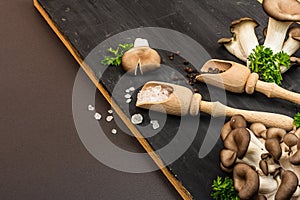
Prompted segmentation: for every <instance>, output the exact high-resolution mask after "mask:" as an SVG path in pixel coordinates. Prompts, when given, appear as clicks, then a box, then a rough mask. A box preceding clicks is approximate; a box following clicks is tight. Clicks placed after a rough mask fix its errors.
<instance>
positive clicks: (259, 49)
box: [248, 45, 290, 85]
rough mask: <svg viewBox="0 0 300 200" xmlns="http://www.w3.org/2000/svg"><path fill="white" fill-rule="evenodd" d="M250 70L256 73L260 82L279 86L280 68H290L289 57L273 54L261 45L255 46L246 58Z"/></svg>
mask: <svg viewBox="0 0 300 200" xmlns="http://www.w3.org/2000/svg"><path fill="white" fill-rule="evenodd" d="M248 60H249V61H250V69H251V71H252V72H256V73H258V75H259V78H260V79H261V80H264V81H266V82H275V83H277V84H278V85H280V84H281V81H282V76H281V71H280V66H285V67H287V68H289V67H290V56H289V55H288V54H287V53H285V52H283V51H281V52H278V53H276V54H273V51H272V50H271V49H270V48H267V47H265V46H263V45H258V46H256V48H255V49H253V52H252V53H251V54H250V55H249V56H248Z"/></svg>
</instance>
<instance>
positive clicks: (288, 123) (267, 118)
mask: <svg viewBox="0 0 300 200" xmlns="http://www.w3.org/2000/svg"><path fill="white" fill-rule="evenodd" d="M199 107H200V108H199V109H200V111H202V112H205V113H208V114H210V115H211V116H213V117H221V116H228V117H231V116H233V115H236V114H241V115H243V116H244V117H245V119H246V120H247V121H248V122H250V123H255V122H261V123H263V124H265V126H267V127H278V128H283V129H285V130H287V131H289V130H292V129H293V128H294V124H293V122H294V120H293V119H292V118H291V117H288V116H286V115H282V114H275V113H268V112H260V111H250V110H242V109H236V108H231V107H229V106H225V105H223V104H221V103H220V102H218V101H217V102H208V101H201V102H200V106H199Z"/></svg>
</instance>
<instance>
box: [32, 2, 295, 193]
mask: <svg viewBox="0 0 300 200" xmlns="http://www.w3.org/2000/svg"><path fill="white" fill-rule="evenodd" d="M38 2H39V3H40V4H41V5H42V7H43V8H44V9H45V11H46V12H47V13H48V15H49V16H50V18H51V19H52V20H53V22H54V23H55V24H56V26H57V27H58V28H59V30H60V31H61V32H62V33H63V35H64V36H65V37H66V38H67V39H68V40H69V41H70V42H71V44H72V46H73V47H74V48H75V49H76V50H77V52H78V53H79V55H80V56H81V58H82V59H85V61H86V62H87V63H88V64H89V66H90V67H91V68H92V69H93V72H94V73H95V75H96V76H97V77H98V78H99V80H100V82H101V83H102V84H103V85H104V87H105V88H106V89H107V91H108V92H109V94H111V95H112V96H113V98H114V100H115V101H116V102H117V103H118V105H119V106H120V107H121V108H122V110H123V111H124V112H125V113H126V114H127V115H128V116H129V117H130V116H131V115H132V114H134V113H142V114H143V115H144V117H145V121H144V122H143V124H141V126H139V127H138V128H139V130H140V131H141V133H142V134H143V135H144V136H145V137H147V141H148V142H149V144H151V146H152V147H153V148H154V149H155V150H158V154H159V155H160V157H161V158H162V159H163V161H164V162H165V163H167V164H169V159H170V157H172V155H173V154H172V152H174V151H175V152H176V148H177V147H178V148H179V149H181V148H180V147H181V146H182V144H183V143H185V142H187V143H188V142H191V143H192V144H191V145H190V146H188V148H187V149H186V151H185V152H184V153H183V155H182V156H181V157H180V158H179V159H177V160H176V161H174V162H170V164H169V165H168V167H169V170H170V171H171V172H172V173H173V174H174V176H175V177H176V178H177V179H178V180H179V181H181V182H182V184H183V185H184V186H185V187H186V188H187V189H188V191H189V192H190V193H191V194H192V196H193V197H194V198H195V199H209V198H210V197H209V194H210V185H211V184H212V180H213V179H214V178H216V176H218V175H219V176H225V175H226V174H225V173H223V172H221V170H220V168H219V164H218V163H219V158H218V157H219V150H220V149H221V148H222V142H221V141H220V139H218V137H217V135H218V133H219V132H220V128H221V124H222V123H223V122H224V119H223V118H217V119H214V120H211V118H210V116H209V115H206V114H203V113H201V115H200V116H199V117H198V118H192V117H189V116H186V117H182V118H181V117H175V116H167V118H166V119H165V118H164V117H165V115H160V114H157V113H153V112H150V114H149V112H148V111H145V110H142V109H139V108H136V107H135V106H134V103H135V97H136V92H135V93H134V95H133V101H132V103H130V104H129V105H127V104H126V103H125V100H124V94H125V93H124V91H125V89H127V88H129V87H130V86H135V87H136V88H138V87H140V86H141V85H142V84H143V83H145V82H146V81H148V80H162V81H166V82H170V83H176V84H181V85H185V86H187V87H190V86H188V85H187V84H186V80H187V79H186V73H185V72H184V65H183V60H184V59H187V58H188V60H189V61H190V62H191V63H192V64H193V67H195V68H196V69H198V70H199V69H200V68H201V66H202V64H203V63H204V62H205V61H206V60H208V59H209V58H219V59H228V60H234V61H237V62H240V61H238V60H237V59H236V58H234V57H233V56H232V55H230V54H229V53H228V52H227V51H226V50H225V49H224V48H223V47H221V46H220V45H218V44H217V42H216V41H217V40H218V39H219V38H221V37H228V36H230V31H229V24H230V22H231V21H233V20H235V19H238V18H240V17H251V18H253V19H255V20H256V21H257V22H258V23H259V24H260V27H258V28H257V29H256V30H257V35H258V38H259V40H260V41H261V40H262V29H263V28H264V27H265V26H267V16H266V15H265V13H264V12H263V10H262V8H261V5H260V4H259V3H258V2H256V1H254V0H253V1H247V0H241V1H231V0H222V1H221V0H213V1H196V0H177V1H174V0H171V1H161V0H154V1H147V0H132V1H129V0H125V1H124V0H123V1H121V0H102V1H100V0H98V1H97V0H85V1H82V0H64V1H59V0H39V1H38ZM149 27H156V28H149ZM163 28H166V29H170V30H174V31H178V32H180V33H183V34H185V35H186V36H185V37H183V38H181V39H182V40H178V37H179V38H180V36H178V35H176V34H175V35H176V37H175V36H174V37H173V35H169V37H166V34H165V32H164V29H163ZM117 34H118V35H117ZM179 35H180V34H179ZM187 36H189V37H187ZM136 37H143V38H147V39H149V42H150V45H151V46H153V47H154V48H156V49H157V50H158V51H159V54H160V55H161V57H162V58H163V64H164V66H163V67H162V68H161V69H159V70H158V71H155V72H152V73H150V74H147V75H145V76H137V77H133V76H130V75H127V74H125V73H124V71H123V70H122V69H121V68H117V67H108V68H105V67H104V66H102V65H101V64H100V60H101V59H102V58H103V57H104V56H105V55H106V54H107V52H106V49H107V48H108V47H115V46H116V45H117V44H118V43H125V42H133V41H134V38H136ZM160 37H161V38H160ZM191 40H194V41H196V42H197V43H198V44H200V46H201V47H202V48H201V47H200V48H198V49H197V48H194V46H193V45H191V46H189V45H190V44H191V43H187V41H189V42H190V41H191ZM196 46H197V45H196ZM160 47H161V48H160ZM197 47H198V46H197ZM195 49H196V50H199V51H195ZM170 51H173V52H176V51H180V54H179V55H176V54H175V59H174V60H170V59H169V58H168V55H169V53H170ZM297 55H298V56H299V52H298V54H297ZM299 73H300V69H299V68H292V69H291V70H289V71H288V72H287V73H286V74H284V81H283V87H284V88H286V89H289V90H292V91H296V92H300V84H299V83H300V81H299V79H298V74H299ZM174 77H179V79H177V78H176V79H175V78H174ZM193 87H194V88H198V89H199V91H200V93H201V94H202V96H203V99H204V100H211V99H212V100H219V101H221V102H223V103H227V105H228V106H232V107H236V108H243V109H253V110H260V111H268V112H275V113H282V114H286V115H289V116H293V115H294V114H295V113H296V112H297V111H299V110H300V109H299V108H300V107H299V106H296V105H295V104H293V103H289V102H286V101H283V100H278V99H268V98H266V97H265V96H264V95H262V94H259V93H254V94H253V95H246V94H233V93H229V92H226V95H225V98H224V92H223V91H222V90H221V89H217V88H214V87H211V86H209V87H207V86H206V85H205V84H203V83H197V84H195V85H194V86H193ZM150 117H151V118H153V117H156V118H158V119H160V122H161V123H162V124H163V122H164V121H166V122H165V123H164V126H163V127H161V128H160V129H159V133H157V134H155V133H154V132H151V130H149V126H148V125H149V123H150ZM212 123H214V124H215V125H214V126H212V127H209V126H208V125H212ZM194 133H195V134H194ZM177 135H179V136H180V137H179V138H178V137H176V136H177ZM148 136H149V137H148ZM204 140H205V141H207V140H210V141H215V140H217V143H216V145H214V146H211V147H206V146H203V147H204V148H205V149H207V150H209V149H210V148H212V151H209V154H208V155H204V157H203V158H201V156H199V152H200V149H201V146H202V145H203V144H204V145H205V143H206V142H203V141H204ZM171 141H172V142H173V143H172V145H173V146H172V148H171V149H167V150H165V149H164V148H163V147H165V146H168V145H167V144H169V143H170V142H171ZM201 152H202V151H201ZM202 153H203V152H202Z"/></svg>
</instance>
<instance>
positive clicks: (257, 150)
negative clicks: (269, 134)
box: [236, 129, 268, 174]
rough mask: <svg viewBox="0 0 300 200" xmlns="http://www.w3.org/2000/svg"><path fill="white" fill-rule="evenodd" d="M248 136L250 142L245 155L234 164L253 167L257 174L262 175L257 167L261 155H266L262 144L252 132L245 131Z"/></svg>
mask: <svg viewBox="0 0 300 200" xmlns="http://www.w3.org/2000/svg"><path fill="white" fill-rule="evenodd" d="M247 130H248V132H249V134H250V142H249V146H248V149H247V151H246V154H245V155H244V157H243V158H242V159H237V160H236V163H246V164H248V165H250V166H253V167H255V170H256V171H257V172H258V174H263V172H262V170H261V169H260V167H259V162H260V158H261V155H262V154H265V153H268V151H267V150H266V149H265V146H264V144H263V143H262V142H261V141H260V140H259V139H258V138H257V137H256V136H255V135H254V133H253V132H252V131H250V130H249V129H247Z"/></svg>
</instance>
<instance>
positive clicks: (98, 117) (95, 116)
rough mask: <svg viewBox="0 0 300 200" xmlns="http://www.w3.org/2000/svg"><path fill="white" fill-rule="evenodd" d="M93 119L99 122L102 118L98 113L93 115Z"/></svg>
mask: <svg viewBox="0 0 300 200" xmlns="http://www.w3.org/2000/svg"><path fill="white" fill-rule="evenodd" d="M94 118H95V119H96V120H100V119H101V118H102V116H101V115H100V114H99V113H97V112H96V113H95V115H94Z"/></svg>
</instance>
